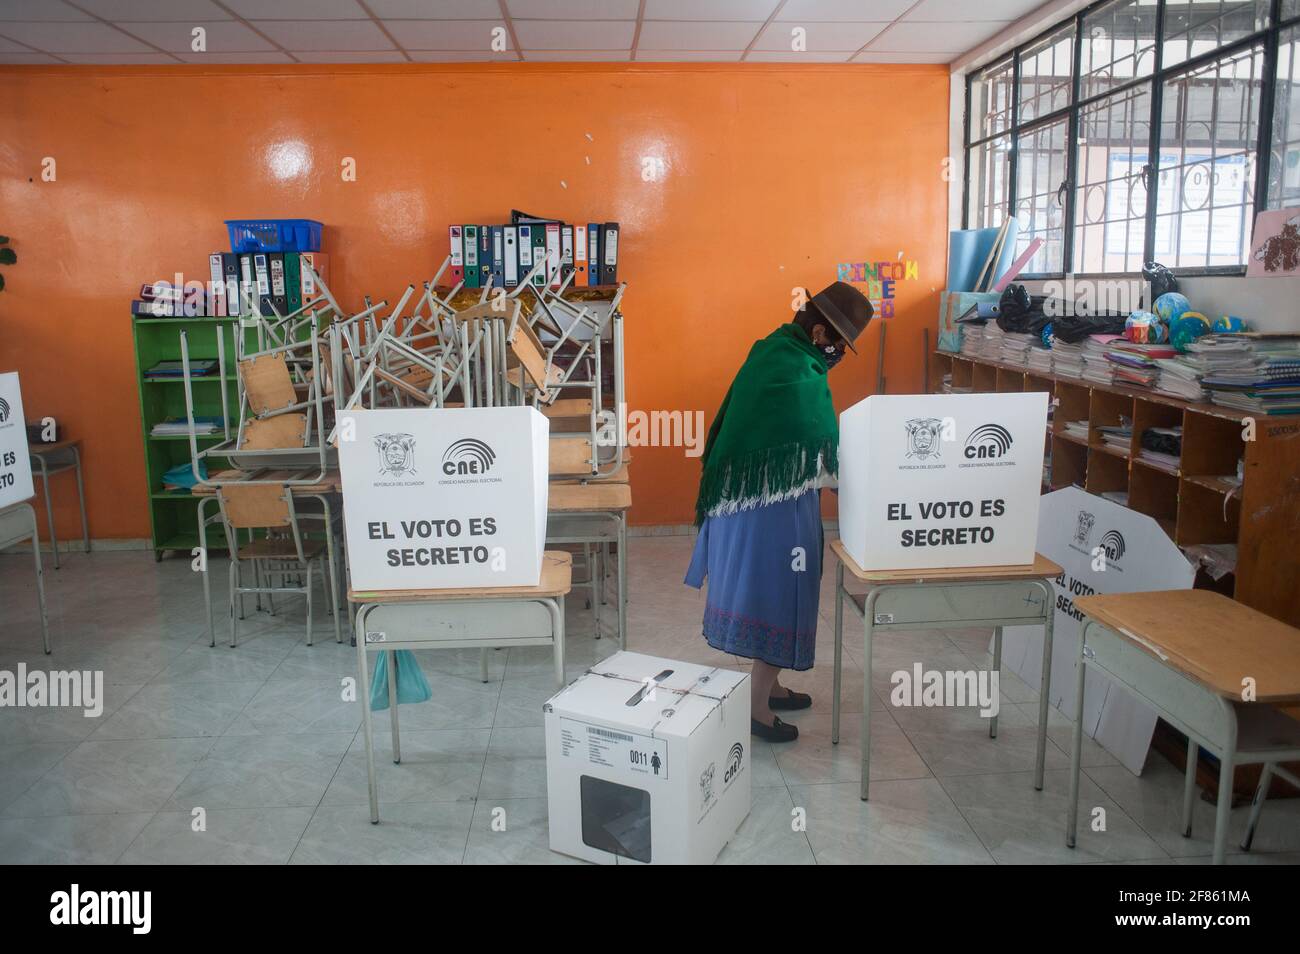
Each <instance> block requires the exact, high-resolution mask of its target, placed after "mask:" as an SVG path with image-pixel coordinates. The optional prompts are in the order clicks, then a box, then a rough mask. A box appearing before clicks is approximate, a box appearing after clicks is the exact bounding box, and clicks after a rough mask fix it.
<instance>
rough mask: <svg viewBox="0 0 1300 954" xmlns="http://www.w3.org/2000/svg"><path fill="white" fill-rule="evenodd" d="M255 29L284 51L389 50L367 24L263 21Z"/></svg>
mask: <svg viewBox="0 0 1300 954" xmlns="http://www.w3.org/2000/svg"><path fill="white" fill-rule="evenodd" d="M257 28H258V29H259V30H261V31H262V32H263V33H265V34H266V35H267V36H269V37H270V38H271V39H273V40H275V42H276V43H279V44H280V45H281V46H282V47H284V48H285V49H286V50H351V51H353V52H357V51H362V50H391V49H393V44H392V43H391V42H390V41H389V39H388V37H386V36H384V33H383V31H382V30H380V29H379V27H377V26H376V25H375V24H374V23H373V22H371V21H370V20H315V21H313V20H295V21H283V20H264V21H259V22H258V24H257Z"/></svg>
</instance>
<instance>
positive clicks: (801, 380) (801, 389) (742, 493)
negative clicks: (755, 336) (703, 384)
mask: <svg viewBox="0 0 1300 954" xmlns="http://www.w3.org/2000/svg"><path fill="white" fill-rule="evenodd" d="M826 371H827V367H826V359H825V358H823V357H822V355H821V351H820V350H819V349H818V348H817V346H816V345H814V344H813V343H812V339H811V338H809V337H808V333H807V332H806V331H804V330H803V329H802V328H800V327H799V326H798V325H796V324H793V323H791V324H788V325H782V326H781V327H779V328H777V329H776V331H774V332H772V333H771V334H770V335H768V336H767V337H766V338H762V339H760V340H758V341H756V342H754V347H753V348H751V349H750V351H749V357H748V358H746V359H745V363H744V364H743V365H741V367H740V371H739V372H737V374H736V378H735V380H734V381H732V382H731V388H730V389H729V390H728V391H727V396H726V397H725V398H723V400H722V407H720V408H719V409H718V414H717V417H715V418H714V419H713V426H712V427H710V428H709V438H708V442H707V443H706V444H705V445H704V456H703V465H704V472H703V474H702V475H701V476H700V493H699V497H698V498H696V501H695V523H696V526H699V525H700V524H702V523H703V522H704V518H705V517H707V516H711V515H716V514H720V513H734V512H736V511H738V510H745V509H748V508H750V507H756V506H761V505H763V504H768V503H775V502H776V501H779V500H785V499H787V498H790V497H795V496H798V495H799V494H801V493H803V492H805V491H807V490H811V489H813V488H815V487H818V486H820V479H821V477H822V475H823V473H829V474H831V475H834V474H835V473H837V472H838V470H839V457H838V452H839V441H840V432H839V421H838V420H837V418H836V416H835V407H834V405H833V404H832V403H831V389H830V387H829V386H828V385H827V383H826Z"/></svg>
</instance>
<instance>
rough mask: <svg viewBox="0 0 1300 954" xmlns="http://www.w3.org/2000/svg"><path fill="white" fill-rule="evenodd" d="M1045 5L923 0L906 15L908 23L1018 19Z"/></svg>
mask: <svg viewBox="0 0 1300 954" xmlns="http://www.w3.org/2000/svg"><path fill="white" fill-rule="evenodd" d="M1041 5H1042V0H979V2H978V3H972V2H971V0H921V2H920V3H918V4H917V5H916V6H915V7H914V8H913V9H911V10H909V11H907V15H906V16H905V17H903V20H904V21H906V22H913V21H915V22H918V23H948V22H952V21H956V22H964V21H988V20H1018V19H1020V18H1021V17H1022V16H1024V15H1025V14H1026V13H1029V12H1030V11H1031V10H1033V9H1034V8H1036V7H1039V6H1041Z"/></svg>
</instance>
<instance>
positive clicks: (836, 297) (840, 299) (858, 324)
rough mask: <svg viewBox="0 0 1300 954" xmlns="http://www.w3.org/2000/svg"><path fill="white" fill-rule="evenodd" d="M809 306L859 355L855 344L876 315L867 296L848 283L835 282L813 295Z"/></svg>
mask: <svg viewBox="0 0 1300 954" xmlns="http://www.w3.org/2000/svg"><path fill="white" fill-rule="evenodd" d="M808 304H809V305H811V306H812V307H813V308H814V309H816V310H817V312H818V314H820V315H821V316H822V317H823V318H825V319H826V320H827V321H829V322H830V323H831V327H833V328H834V329H835V330H836V331H838V332H839V333H840V335H841V337H843V338H844V340H845V342H846V343H847V344H848V346H849V350H851V351H852V352H853V353H854V354H857V351H858V349H857V348H855V347H853V342H854V340H855V339H856V338H857V337H858V335H860V334H862V329H863V328H865V327H867V322H869V321H870V320H871V317H872V316H873V315H874V314H875V313H876V310H875V309H874V308H872V307H871V302H869V301H868V300H867V296H866V295H864V294H862V292H860V291H858V290H857V289H856V288H854V287H853V286H852V285H850V284H849V283H848V282H835V283H834V284H831V285H827V286H826V287H825V288H823V289H822V290H821V291H819V292H818V293H817V294H816V295H813V296H812V298H810V299H809V300H808Z"/></svg>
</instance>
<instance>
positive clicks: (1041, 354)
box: [1025, 345, 1052, 374]
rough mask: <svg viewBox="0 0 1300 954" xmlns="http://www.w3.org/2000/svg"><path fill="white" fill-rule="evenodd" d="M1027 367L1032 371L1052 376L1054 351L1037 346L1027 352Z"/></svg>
mask: <svg viewBox="0 0 1300 954" xmlns="http://www.w3.org/2000/svg"><path fill="white" fill-rule="evenodd" d="M1025 367H1026V368H1028V369H1029V370H1030V371H1041V372H1043V373H1044V374H1050V373H1051V371H1052V349H1051V348H1044V347H1042V346H1041V345H1035V346H1034V347H1032V348H1030V349H1029V350H1028V351H1026V352H1025Z"/></svg>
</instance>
